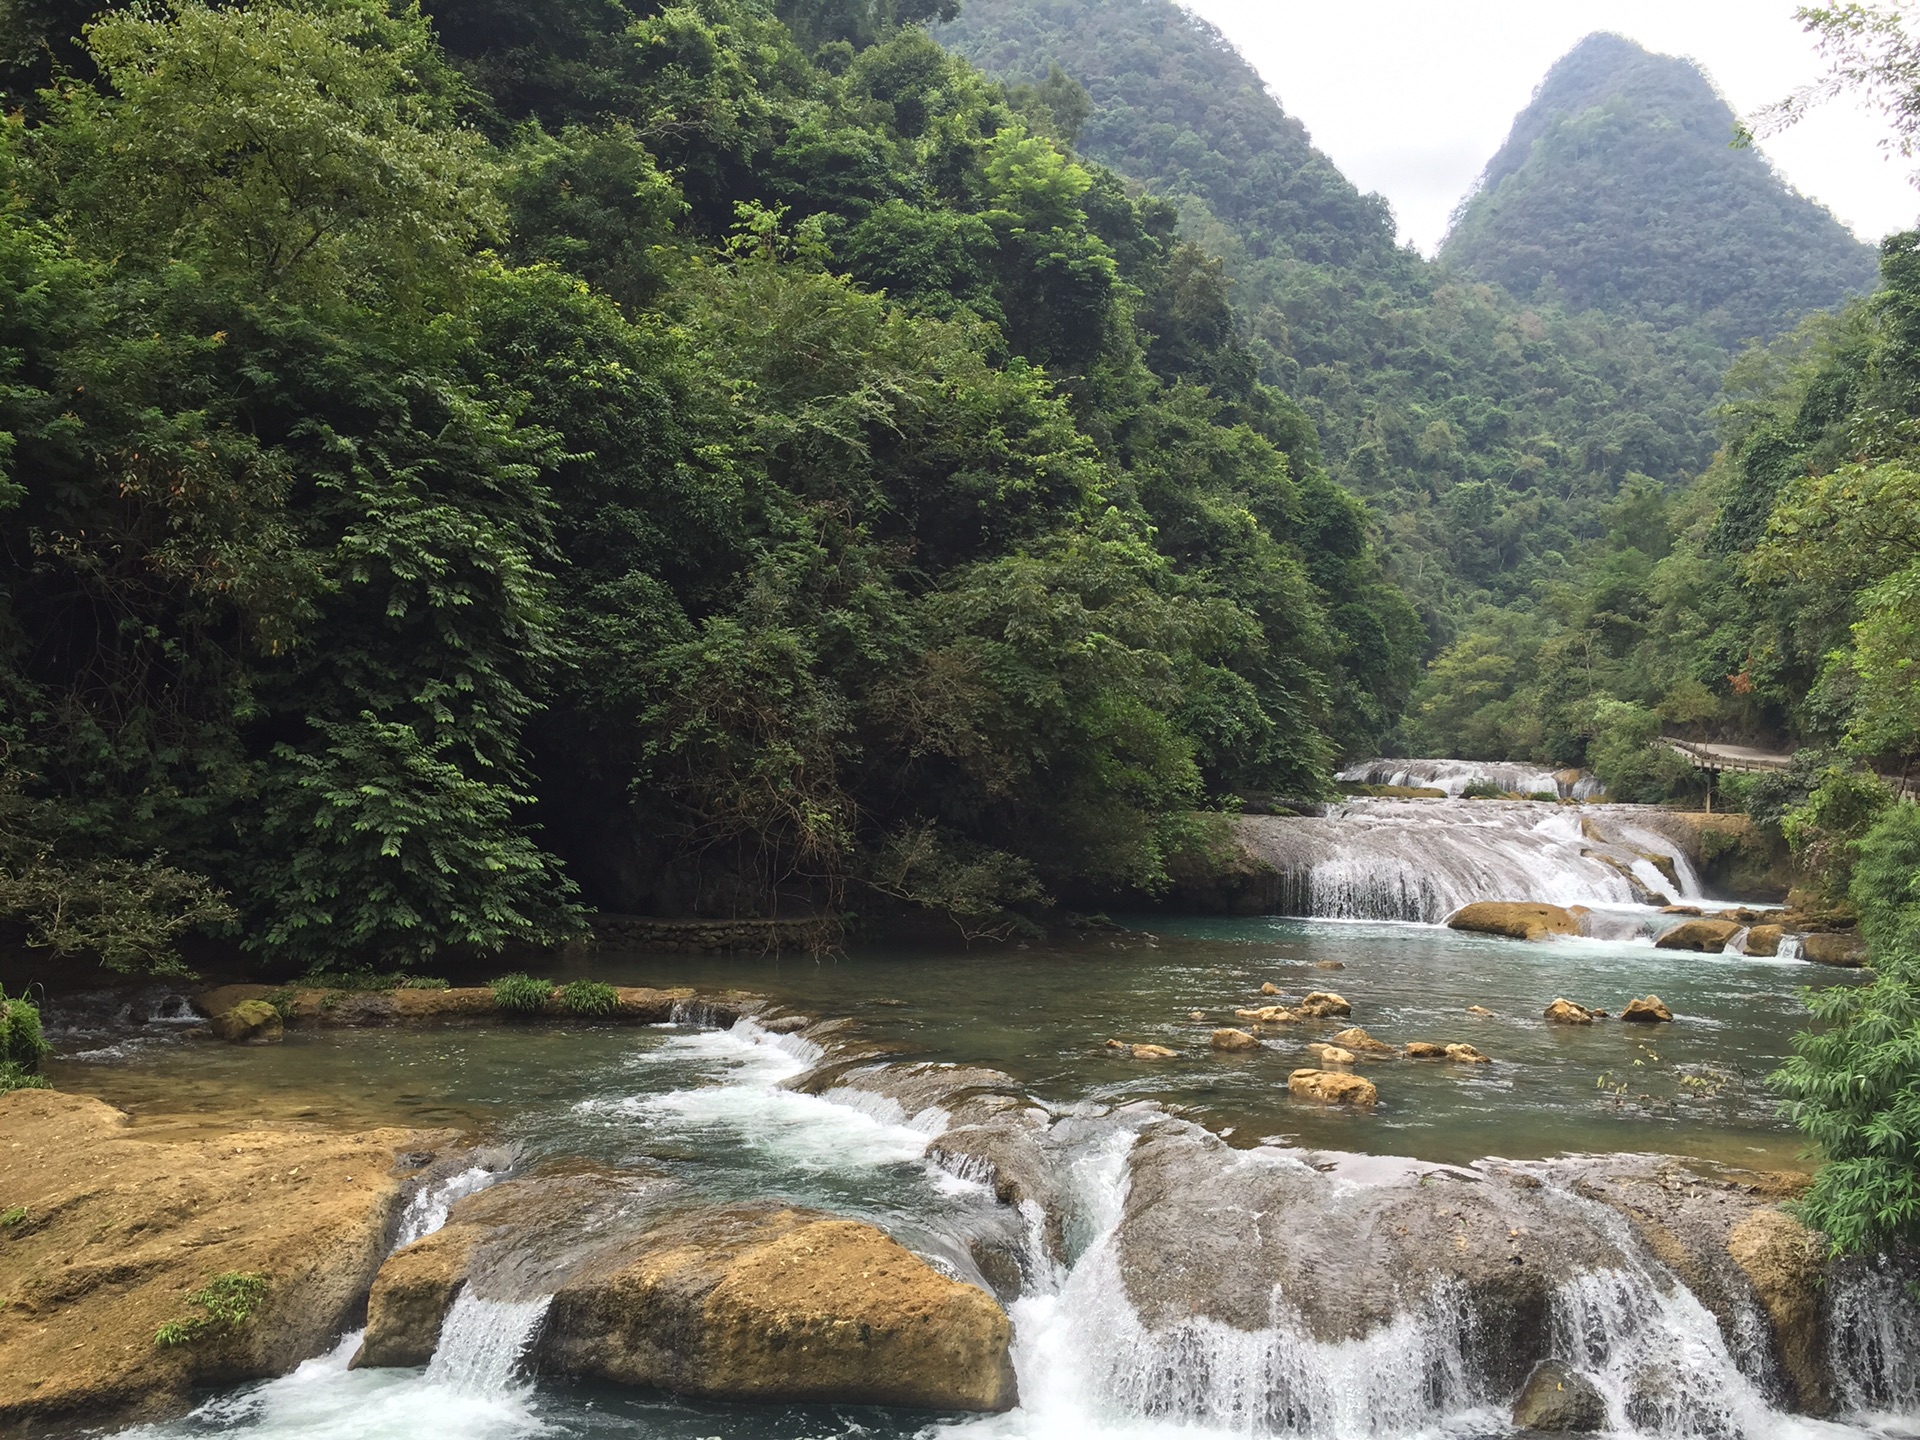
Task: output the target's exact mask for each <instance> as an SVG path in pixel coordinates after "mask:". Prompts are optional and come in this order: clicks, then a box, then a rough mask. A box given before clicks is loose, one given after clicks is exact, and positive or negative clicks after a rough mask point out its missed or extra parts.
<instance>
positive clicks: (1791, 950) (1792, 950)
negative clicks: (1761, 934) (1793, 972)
mask: <svg viewBox="0 0 1920 1440" xmlns="http://www.w3.org/2000/svg"><path fill="white" fill-rule="evenodd" d="M1774 958H1775V959H1776V960H1804V959H1805V958H1806V947H1805V946H1803V945H1802V944H1801V943H1800V937H1799V936H1798V935H1782V936H1781V937H1780V948H1779V949H1778V950H1776V951H1774Z"/></svg>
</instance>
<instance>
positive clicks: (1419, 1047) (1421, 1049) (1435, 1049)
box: [1407, 1040, 1447, 1060]
mask: <svg viewBox="0 0 1920 1440" xmlns="http://www.w3.org/2000/svg"><path fill="white" fill-rule="evenodd" d="M1446 1055H1447V1047H1446V1046H1444V1045H1437V1044H1435V1043H1434V1042H1433V1041H1431V1040H1415V1041H1413V1042H1412V1043H1411V1044H1409V1045H1408V1046H1407V1058H1408V1059H1409V1060H1444V1059H1445V1058H1446Z"/></svg>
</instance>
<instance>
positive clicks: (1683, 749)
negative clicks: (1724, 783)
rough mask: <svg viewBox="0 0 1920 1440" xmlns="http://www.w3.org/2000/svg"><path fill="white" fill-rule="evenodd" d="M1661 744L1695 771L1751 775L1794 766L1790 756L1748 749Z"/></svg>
mask: <svg viewBox="0 0 1920 1440" xmlns="http://www.w3.org/2000/svg"><path fill="white" fill-rule="evenodd" d="M1661 743H1662V744H1664V745H1665V746H1666V747H1667V748H1668V749H1669V750H1672V751H1675V752H1676V753H1678V754H1680V755H1682V756H1684V757H1686V758H1687V759H1688V760H1690V761H1692V762H1693V767H1694V768H1695V769H1696V770H1735V771H1741V772H1745V773H1751V772H1753V771H1756V770H1787V769H1791V768H1792V766H1793V756H1791V755H1779V754H1775V753H1774V752H1773V751H1771V750H1755V749H1752V748H1751V747H1749V746H1746V745H1707V744H1703V743H1701V742H1700V741H1697V740H1664V741H1662V742H1661Z"/></svg>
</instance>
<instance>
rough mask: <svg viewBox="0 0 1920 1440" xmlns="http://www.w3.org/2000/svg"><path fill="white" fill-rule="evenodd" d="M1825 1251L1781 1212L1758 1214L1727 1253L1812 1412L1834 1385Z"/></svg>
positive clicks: (1732, 1238)
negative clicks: (1824, 1296)
mask: <svg viewBox="0 0 1920 1440" xmlns="http://www.w3.org/2000/svg"><path fill="white" fill-rule="evenodd" d="M1821 1250H1822V1247H1821V1243H1820V1237H1819V1236H1818V1235H1815V1234H1814V1233H1813V1232H1812V1231H1811V1230H1809V1229H1807V1227H1806V1226H1804V1225H1802V1224H1801V1223H1800V1222H1799V1221H1798V1220H1795V1219H1794V1218H1793V1217H1792V1216H1791V1215H1788V1214H1787V1213H1786V1212H1785V1211H1782V1210H1774V1209H1764V1210H1755V1211H1753V1212H1752V1213H1751V1214H1750V1215H1748V1216H1747V1218H1746V1219H1744V1220H1742V1221H1741V1222H1740V1223H1739V1224H1738V1225H1736V1226H1734V1228H1733V1231H1732V1233H1731V1234H1730V1235H1728V1237H1727V1253H1728V1254H1729V1255H1731V1256H1732V1257H1733V1259H1734V1263H1735V1264H1737V1265H1738V1266H1739V1267H1740V1268H1741V1270H1742V1271H1744V1272H1745V1274H1746V1277H1747V1280H1748V1282H1749V1283H1750V1284H1751V1285H1752V1286H1753V1291H1754V1294H1755V1295H1756V1296H1757V1297H1758V1299H1759V1301H1760V1306H1761V1308H1762V1309H1763V1310H1765V1311H1766V1315H1767V1320H1768V1321H1769V1323H1770V1324H1771V1325H1772V1328H1773V1339H1774V1347H1775V1353H1776V1354H1777V1355H1778V1356H1779V1360H1780V1365H1781V1368H1782V1369H1783V1370H1784V1371H1785V1372H1786V1376H1787V1380H1788V1382H1789V1384H1791V1385H1792V1387H1793V1390H1794V1394H1795V1396H1796V1397H1798V1398H1801V1399H1802V1400H1803V1403H1805V1404H1807V1405H1808V1406H1809V1408H1820V1407H1819V1402H1820V1400H1821V1398H1822V1397H1824V1395H1825V1394H1826V1392H1827V1390H1828V1387H1829V1385H1830V1383H1831V1376H1830V1375H1829V1372H1828V1368H1827V1367H1828V1355H1827V1348H1826V1343H1825V1334H1824V1330H1823V1326H1822V1323H1821V1320H1822V1317H1821V1304H1820V1300H1821V1287H1822V1286H1823V1285H1824V1284H1825V1282H1826V1267H1825V1265H1824V1263H1823V1259H1822V1254H1821Z"/></svg>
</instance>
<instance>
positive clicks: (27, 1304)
mask: <svg viewBox="0 0 1920 1440" xmlns="http://www.w3.org/2000/svg"><path fill="white" fill-rule="evenodd" d="M450 1138H451V1137H449V1136H446V1135H439V1134H422V1133H421V1132H418V1131H410V1130H398V1129H392V1130H374V1131H368V1132H364V1133H360V1134H340V1133H336V1132H329V1131H323V1130H317V1129H309V1128H279V1127H269V1126H258V1127H255V1128H251V1129H242V1130H237V1131H235V1132H233V1133H230V1134H228V1133H219V1132H215V1133H214V1134H212V1135H210V1136H209V1135H206V1134H204V1133H203V1134H198V1135H195V1136H194V1137H193V1138H186V1139H182V1138H179V1136H178V1135H177V1134H172V1133H168V1134H163V1135H156V1136H155V1137H154V1138H147V1137H146V1136H145V1135H143V1134H142V1132H141V1130H140V1128H139V1127H138V1126H137V1125H135V1124H133V1122H132V1121H131V1120H130V1119H129V1117H128V1116H127V1115H125V1114H124V1113H122V1112H121V1111H119V1110H115V1109H113V1108H112V1107H111V1106H109V1105H107V1104H105V1103H103V1102H102V1101H99V1100H96V1099H93V1098H91V1097H89V1096H83V1095H68V1094H62V1093H60V1092H58V1091H52V1090H19V1091H15V1092H13V1093H12V1094H8V1095H0V1156H4V1157H5V1159H4V1163H3V1164H0V1211H9V1212H11V1211H15V1210H19V1211H24V1212H25V1213H24V1215H22V1216H21V1218H19V1219H18V1220H17V1221H15V1222H14V1223H12V1224H10V1225H9V1226H8V1227H7V1228H6V1230H5V1232H4V1239H0V1257H3V1258H0V1432H5V1431H7V1430H8V1429H9V1428H26V1427H29V1426H34V1425H47V1424H53V1423H70V1422H76V1421H104V1420H109V1419H111V1420H120V1419H126V1418H129V1417H138V1416H152V1415H161V1414H166V1413H170V1412H173V1411H177V1410H179V1409H182V1408H184V1406H185V1405H186V1404H187V1402H188V1400H189V1398H190V1397H191V1395H192V1394H193V1392H194V1390H195V1389H196V1388H197V1387H202V1386H206V1385H213V1384H231V1383H237V1382H240V1381H244V1380H252V1379H263V1378H266V1377H270V1376H274V1375H281V1374H285V1373H286V1372H288V1371H290V1370H292V1369H293V1368H294V1367H295V1366H297V1365H298V1364H299V1363H300V1362H301V1361H303V1360H305V1359H307V1358H309V1357H310V1356H313V1355H317V1354H319V1353H321V1352H322V1351H324V1350H325V1349H326V1348H327V1347H328V1346H329V1345H330V1344H331V1343H332V1342H333V1340H334V1339H335V1337H336V1336H338V1335H339V1334H340V1333H341V1332H342V1331H343V1330H345V1329H346V1328H347V1323H348V1321H349V1319H350V1318H351V1317H352V1316H353V1314H354V1313H355V1311H356V1309H357V1307H358V1305H359V1303H360V1301H361V1299H362V1297H364V1296H365V1295H366V1293H367V1289H368V1287H369V1286H370V1285H371V1284H372V1283H373V1278H374V1275H375V1273H376V1272H377V1271H378V1270H379V1268H380V1263H381V1261H382V1259H383V1258H384V1257H385V1254H386V1249H387V1243H388V1236H389V1235H390V1234H391V1232H392V1228H393V1225H394V1222H395V1218H396V1215H397V1213H398V1210H399V1207H400V1205H401V1203H402V1201H403V1200H404V1198H405V1196H406V1194H407V1192H408V1189H409V1186H410V1184H411V1182H412V1179H413V1177H414V1176H415V1175H416V1174H417V1173H418V1172H417V1169H416V1168H415V1167H416V1166H417V1165H418V1164H420V1163H424V1161H425V1160H426V1159H428V1158H429V1156H428V1153H427V1152H430V1151H431V1150H432V1149H433V1148H435V1147H436V1146H439V1145H443V1144H445V1143H447V1142H448V1141H449V1140H450ZM209 1287H215V1289H225V1290H227V1291H229V1292H230V1293H236V1294H243V1295H246V1296H248V1297H250V1298H249V1300H248V1303H247V1304H246V1305H245V1306H243V1307H242V1308H243V1309H246V1310H249V1311H250V1312H251V1313H250V1314H248V1316H247V1318H246V1319H245V1320H243V1321H241V1322H240V1323H238V1324H230V1325H229V1324H221V1323H218V1322H216V1321H215V1320H214V1319H213V1318H212V1313H211V1311H210V1310H209V1308H208V1307H207V1306H205V1305H203V1304H201V1303H200V1302H198V1301H196V1299H195V1298H194V1297H195V1296H196V1295H203V1294H206V1293H207V1292H208V1290H209ZM169 1325H171V1326H173V1327H174V1329H173V1331H172V1332H171V1333H172V1334H173V1335H174V1336H175V1337H176V1339H177V1343H172V1344H163V1343H160V1342H159V1341H158V1340H157V1339H156V1336H157V1335H158V1334H159V1332H160V1330H161V1328H162V1327H163V1326H169Z"/></svg>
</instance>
